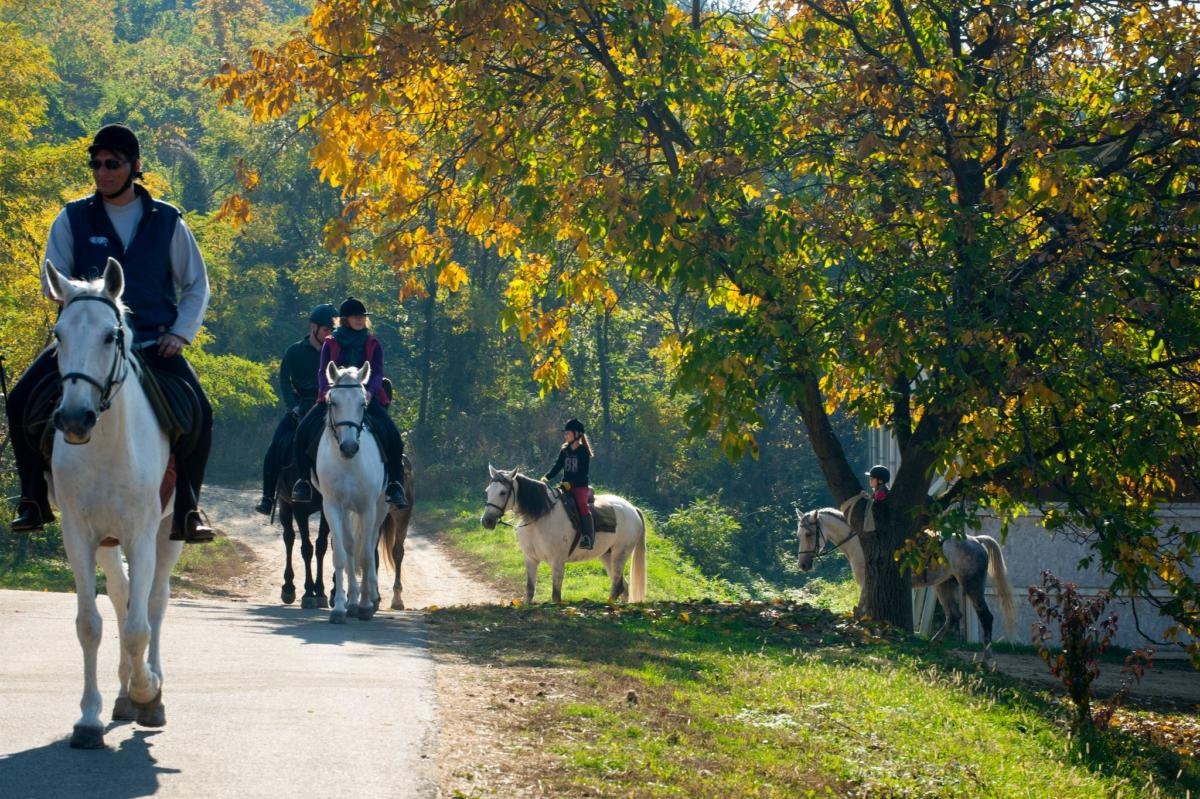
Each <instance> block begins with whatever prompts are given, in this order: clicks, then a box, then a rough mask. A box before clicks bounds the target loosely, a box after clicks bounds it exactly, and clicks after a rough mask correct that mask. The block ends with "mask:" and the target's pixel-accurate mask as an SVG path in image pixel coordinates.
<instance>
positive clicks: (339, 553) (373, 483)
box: [315, 363, 387, 624]
mask: <svg viewBox="0 0 1200 799" xmlns="http://www.w3.org/2000/svg"><path fill="white" fill-rule="evenodd" d="M325 377H326V378H327V379H328V380H329V393H328V395H327V404H328V407H327V408H326V411H325V430H324V432H323V433H322V434H321V443H320V445H319V447H318V449H317V462H316V481H315V483H316V487H317V488H318V489H319V490H320V492H321V497H322V499H323V501H324V504H325V518H326V519H328V520H329V529H330V530H331V531H332V532H333V590H334V600H333V609H332V610H331V611H330V612H329V621H330V622H332V623H334V624H345V622H346V616H347V614H350V613H353V614H355V615H357V616H358V618H359V619H361V620H363V621H367V620H368V619H370V618H371V617H372V616H374V615H375V611H376V610H377V609H378V608H379V578H378V575H377V574H376V570H375V549H376V547H377V546H378V543H379V525H380V522H381V521H382V520H383V518H384V513H385V512H386V505H387V503H386V502H385V501H384V496H383V478H384V464H383V454H382V453H381V452H380V449H379V445H378V444H377V443H376V441H375V436H373V435H363V430H364V428H363V420H364V419H365V418H366V413H367V403H369V402H370V401H371V397H370V395H369V394H368V393H367V388H366V384H367V381H369V380H370V379H371V364H369V363H365V364H363V366H362V368H361V369H356V368H354V367H352V366H351V367H347V368H345V369H341V368H339V367H338V365H337V364H335V363H330V364H329V365H328V366H327V368H326V370H325ZM358 574H361V575H362V585H361V590H360V585H359V578H358Z"/></svg>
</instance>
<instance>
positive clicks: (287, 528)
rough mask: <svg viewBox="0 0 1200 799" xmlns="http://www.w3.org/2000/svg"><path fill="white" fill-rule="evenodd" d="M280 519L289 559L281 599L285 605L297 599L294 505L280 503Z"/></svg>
mask: <svg viewBox="0 0 1200 799" xmlns="http://www.w3.org/2000/svg"><path fill="white" fill-rule="evenodd" d="M279 521H280V522H282V523H283V546H284V549H285V550H286V552H287V560H286V562H285V565H284V567H283V590H282V591H280V592H279V599H280V600H281V601H282V602H283V604H285V605H290V604H292V603H293V602H295V601H296V586H295V584H294V583H293V579H294V578H295V572H294V571H293V570H292V547H293V546H295V544H296V528H295V527H294V526H293V525H292V521H293V519H292V507H291V505H290V504H288V503H286V502H281V503H279Z"/></svg>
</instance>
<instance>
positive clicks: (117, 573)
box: [96, 547, 137, 721]
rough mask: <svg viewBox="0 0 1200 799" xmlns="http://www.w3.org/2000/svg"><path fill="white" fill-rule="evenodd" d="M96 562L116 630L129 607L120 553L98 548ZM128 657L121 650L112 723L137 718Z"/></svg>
mask: <svg viewBox="0 0 1200 799" xmlns="http://www.w3.org/2000/svg"><path fill="white" fill-rule="evenodd" d="M96 561H97V562H98V563H99V564H100V567H101V568H102V569H104V577H105V580H106V581H107V582H106V584H107V586H108V598H109V600H110V601H111V602H112V605H113V610H115V611H116V612H117V629H120V628H121V625H123V624H124V623H125V612H126V610H128V605H129V578H128V577H127V576H126V575H125V568H124V567H123V566H122V565H121V553H120V552H118V551H117V548H116V547H100V548H99V549H98V550H96ZM131 668H132V667H131V666H130V663H129V657H128V656H127V655H126V654H125V650H124V649H122V650H121V660H120V663H119V664H118V665H117V679H118V681H119V682H120V689H119V690H118V692H117V701H116V702H115V703H114V704H113V712H112V720H113V721H133V720H134V719H135V718H137V709H136V708H134V706H133V702H131V701H130V699H129V672H130V670H131Z"/></svg>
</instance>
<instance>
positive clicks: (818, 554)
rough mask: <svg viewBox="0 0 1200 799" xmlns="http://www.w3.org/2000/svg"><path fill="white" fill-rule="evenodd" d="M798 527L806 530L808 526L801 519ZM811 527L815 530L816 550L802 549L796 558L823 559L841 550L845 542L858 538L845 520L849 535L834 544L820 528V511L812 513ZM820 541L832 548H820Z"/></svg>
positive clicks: (855, 531) (856, 533) (856, 532)
mask: <svg viewBox="0 0 1200 799" xmlns="http://www.w3.org/2000/svg"><path fill="white" fill-rule="evenodd" d="M800 526H801V527H803V528H804V529H805V530H807V529H808V525H807V524H806V523H805V522H804V519H803V518H802V519H800ZM813 526H814V527H816V528H817V541H816V548H815V549H802V550H800V551H799V552H797V553H796V557H803V556H804V555H812V556H813V557H815V558H823V557H825V556H826V555H829V554H832V553H834V552H836V551H837V550H839V549H841V548H842V547H843V546H844V545H845V544H846V542H848V541H850V540H851V539H853V538H857V537H858V531H857V530H855V529H854V528H853V527H852V526H851V525H850V520H849V519H847V520H846V526H847V527H850V535H848V536H846V537H845V538H843V539H842V540H841V541H839V542H838V543H836V544H835V543H834V542H833V539H831V538H830V537H829V536H828V535H826V534H825V529H824V528H823V527H821V511H819V510H818V511H813ZM821 539H825V543H826V544H829V545H830V546H831V547H832V548H831V549H825V547H824V546H822V544H821Z"/></svg>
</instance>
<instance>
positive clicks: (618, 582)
mask: <svg viewBox="0 0 1200 799" xmlns="http://www.w3.org/2000/svg"><path fill="white" fill-rule="evenodd" d="M488 472H489V473H490V475H491V482H490V483H488V485H487V503H486V505H485V508H484V511H483V516H482V518H480V520H479V522H480V524H482V525H483V526H484V527H485V528H486V529H488V530H492V529H495V527H496V524H497V522H499V521H500V519H501V517H503V516H504V514H505V513H507V512H508V511H509V510H512V511H513V512H514V513H515V514H516V515H517V518H518V519H520V524H519V525H518V526H517V542H518V543H519V544H520V546H521V551H522V552H523V553H524V554H525V601H526V603H531V602H533V593H534V589H535V588H536V587H537V571H538V566H539V565H541V563H542V562H543V561H544V562H547V563H549V564H550V575H551V579H552V580H553V583H552V590H551V598H552V599H553V601H554V602H561V601H562V581H563V573H564V572H565V571H566V564H567V563H568V562H570V563H581V562H583V561H586V560H596V559H599V560H600V562H601V563H603V564H604V570H605V571H606V572H607V573H608V579H609V581H610V588H609V592H608V598H609V600H611V601H616V600H617V599H624V600H627V601H630V602H644V601H645V599H646V520H645V517H643V516H642V512H641V511H639V510H638V509H637V508H635V507H634V506H633V505H632V504H630V503H629V502H627V501H626V500H624V499H622V498H621V497H618V496H615V495H613V494H600V495H599V496H597V497H596V504H597V505H608V506H610V507H612V508H613V510H614V511H615V512H616V517H617V525H616V526H617V529H616V531H615V532H613V533H600V532H597V533H596V535H595V542H596V544H595V547H594V548H593V549H590V550H589V549H579V548H576V549H575V550H574V551H573V552H572V551H571V546H572V542H573V541H574V540H575V527H574V525H573V524H572V523H571V519H570V517H569V516H567V511H566V510H565V509H564V508H563V506H562V503H561V502H559V501H558V497H557V496H556V495H554V494H553V493H552V492H551V491H550V487H549V486H547V485H546V484H545V483H543V482H542V481H541V480H534V479H533V478H531V477H526V476H525V475H523V474H520V473H519V472H518V471H517V470H516V469H513V470H512V471H509V472H505V471H501V470H499V469H494V468H492V466H491V465H490V464H489V465H488ZM569 501H574V500H569ZM631 556H632V559H631ZM631 560H632V562H631V563H630V567H629V581H628V582H626V580H625V564H626V562H630V561H631Z"/></svg>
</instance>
